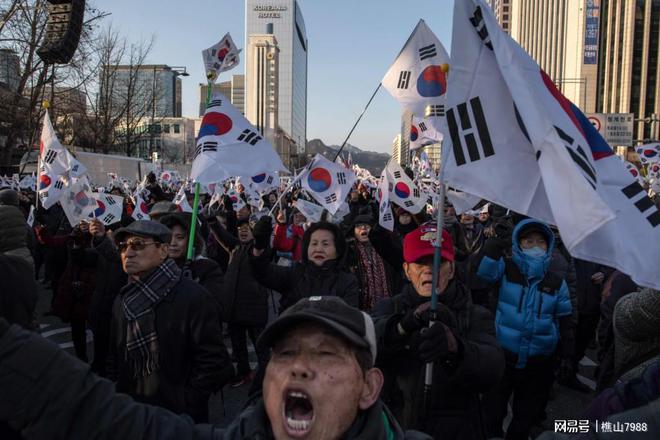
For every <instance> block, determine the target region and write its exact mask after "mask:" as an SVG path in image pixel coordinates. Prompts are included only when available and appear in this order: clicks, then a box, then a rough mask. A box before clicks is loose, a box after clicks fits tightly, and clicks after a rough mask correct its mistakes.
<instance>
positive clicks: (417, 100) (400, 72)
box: [382, 20, 449, 128]
mask: <svg viewBox="0 0 660 440" xmlns="http://www.w3.org/2000/svg"><path fill="white" fill-rule="evenodd" d="M448 72H449V54H447V51H446V50H445V48H444V46H443V45H442V43H440V40H438V37H436V36H435V34H434V33H433V31H431V29H429V27H428V26H427V25H426V23H425V22H424V20H420V21H419V23H417V26H416V27H415V30H413V33H412V34H411V35H410V38H408V41H407V42H406V44H405V46H404V47H403V49H402V50H401V53H399V56H398V57H397V59H396V61H395V62H394V64H393V65H392V67H390V70H388V71H387V73H386V74H385V77H384V78H383V81H382V84H383V86H384V87H385V88H386V89H387V91H388V92H390V94H391V95H392V96H393V97H394V98H395V99H396V100H397V101H399V103H400V104H401V105H402V106H403V107H405V108H406V109H408V110H410V111H412V112H413V113H414V114H416V115H419V116H424V117H425V116H427V115H431V114H432V115H435V116H442V115H440V114H439V112H438V109H440V108H444V105H445V101H446V99H445V93H446V92H447V73H448ZM438 128H439V127H438Z"/></svg>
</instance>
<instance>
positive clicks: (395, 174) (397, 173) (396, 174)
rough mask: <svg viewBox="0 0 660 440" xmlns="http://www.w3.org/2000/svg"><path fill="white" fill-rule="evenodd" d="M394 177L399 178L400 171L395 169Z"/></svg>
mask: <svg viewBox="0 0 660 440" xmlns="http://www.w3.org/2000/svg"><path fill="white" fill-rule="evenodd" d="M394 177H396V178H397V179H400V178H401V171H395V172H394Z"/></svg>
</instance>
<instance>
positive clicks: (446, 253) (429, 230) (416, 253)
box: [403, 224, 454, 263]
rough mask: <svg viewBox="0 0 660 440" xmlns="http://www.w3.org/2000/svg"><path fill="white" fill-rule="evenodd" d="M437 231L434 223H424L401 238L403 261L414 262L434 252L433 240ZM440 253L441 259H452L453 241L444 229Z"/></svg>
mask: <svg viewBox="0 0 660 440" xmlns="http://www.w3.org/2000/svg"><path fill="white" fill-rule="evenodd" d="M437 231H438V229H437V228H436V226H435V225H433V224H424V225H421V226H420V227H418V228H417V229H415V230H414V231H412V232H410V233H408V234H407V235H406V237H405V238H404V239H403V259H404V261H405V262H406V263H414V262H415V261H417V260H419V259H421V258H424V257H427V256H429V255H433V254H434V253H435V247H433V240H435V237H436V233H437ZM440 255H441V256H442V259H443V260H447V261H454V243H453V241H452V239H451V235H449V232H447V230H446V229H443V230H442V247H441V248H440Z"/></svg>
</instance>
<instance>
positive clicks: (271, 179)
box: [266, 176, 273, 185]
mask: <svg viewBox="0 0 660 440" xmlns="http://www.w3.org/2000/svg"><path fill="white" fill-rule="evenodd" d="M266 183H267V184H268V185H270V184H271V183H273V176H268V179H266Z"/></svg>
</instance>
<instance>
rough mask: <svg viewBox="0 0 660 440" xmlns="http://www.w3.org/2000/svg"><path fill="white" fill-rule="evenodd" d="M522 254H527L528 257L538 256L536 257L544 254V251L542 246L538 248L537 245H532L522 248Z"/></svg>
mask: <svg viewBox="0 0 660 440" xmlns="http://www.w3.org/2000/svg"><path fill="white" fill-rule="evenodd" d="M523 254H525V255H528V256H530V257H534V258H538V257H542V256H544V255H545V251H544V250H543V248H540V247H538V246H534V247H532V248H529V249H523Z"/></svg>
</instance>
